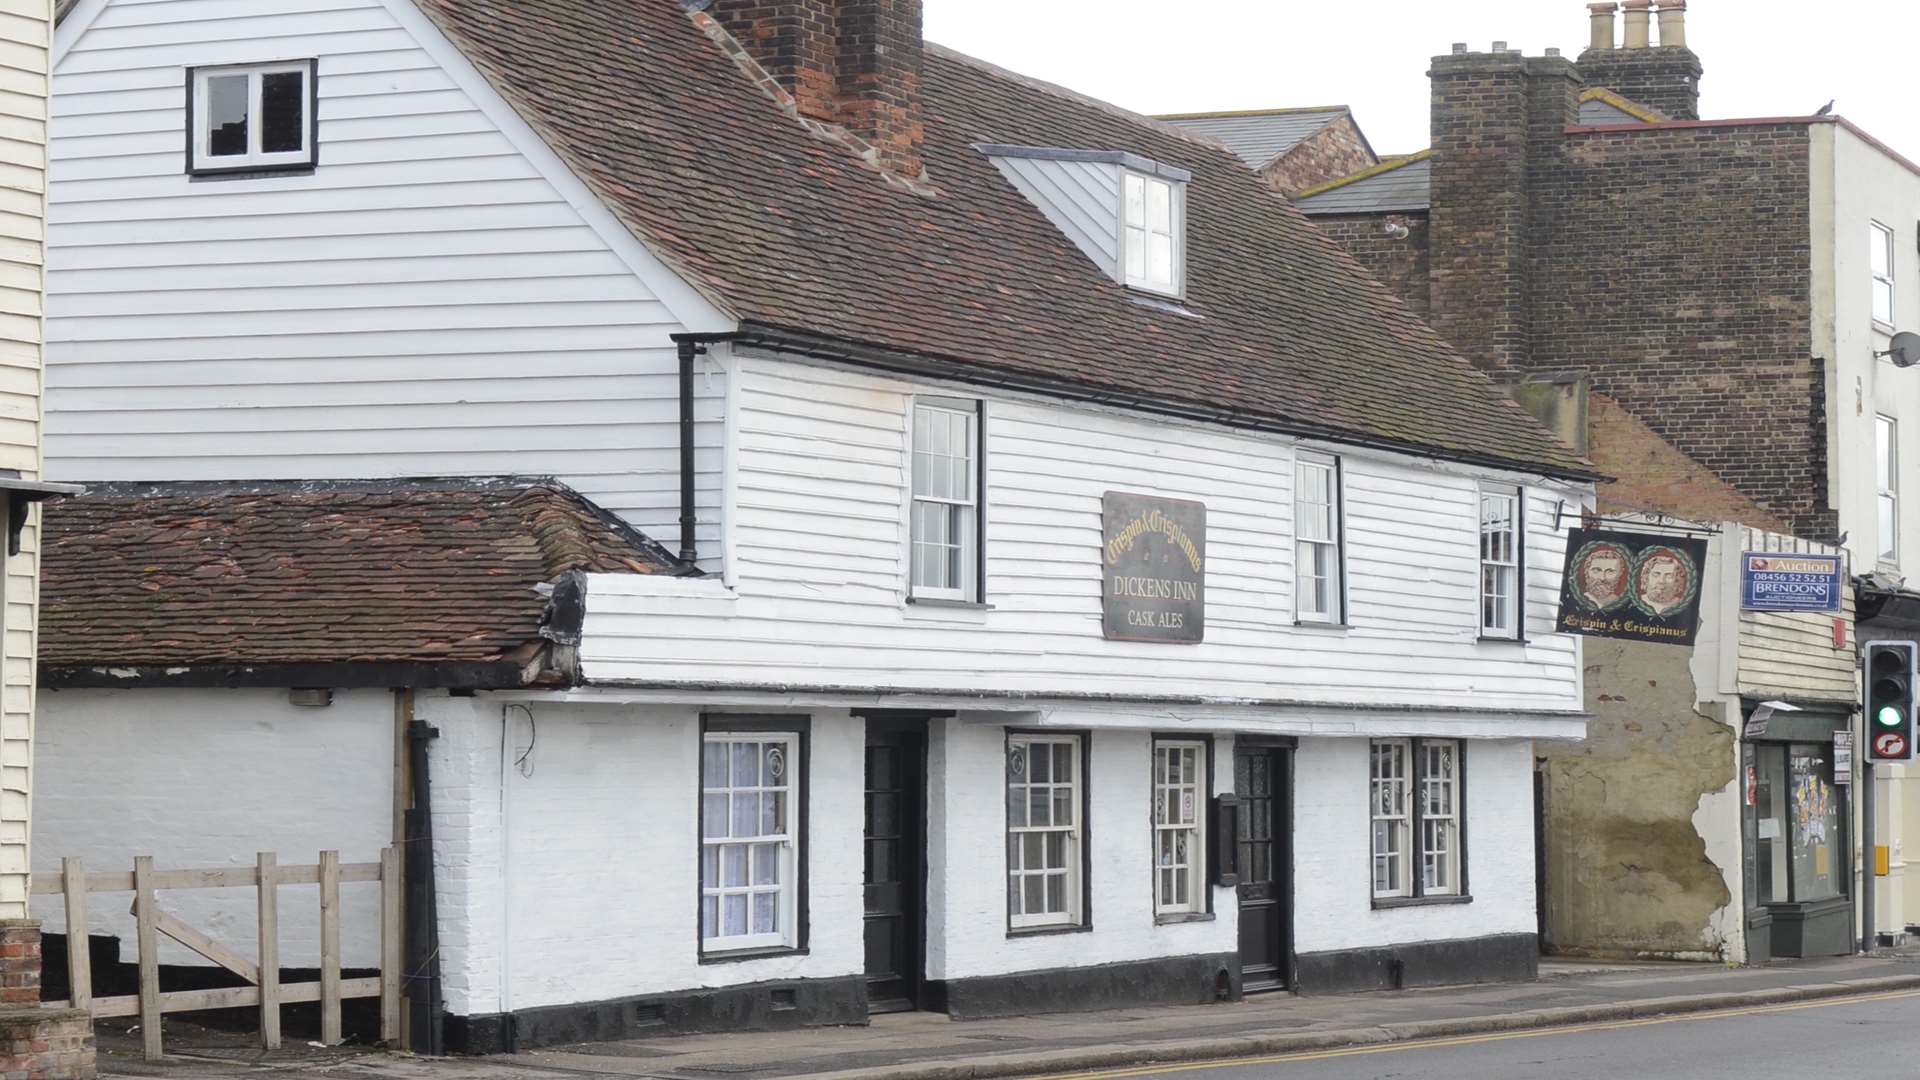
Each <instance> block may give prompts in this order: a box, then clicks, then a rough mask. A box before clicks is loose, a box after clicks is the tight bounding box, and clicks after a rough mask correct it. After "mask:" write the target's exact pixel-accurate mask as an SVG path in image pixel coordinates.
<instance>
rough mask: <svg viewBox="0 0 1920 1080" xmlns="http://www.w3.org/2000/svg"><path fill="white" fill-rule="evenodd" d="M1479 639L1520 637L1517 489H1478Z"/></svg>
mask: <svg viewBox="0 0 1920 1080" xmlns="http://www.w3.org/2000/svg"><path fill="white" fill-rule="evenodd" d="M1480 635H1481V636H1482V637H1491V638H1518V637H1519V636H1520V489H1518V488H1510V487H1483V488H1481V489H1480Z"/></svg>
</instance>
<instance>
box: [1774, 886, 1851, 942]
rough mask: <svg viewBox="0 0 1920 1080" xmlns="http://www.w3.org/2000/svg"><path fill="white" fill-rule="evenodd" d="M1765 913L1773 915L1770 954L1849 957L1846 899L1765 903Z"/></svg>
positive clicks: (1847, 900)
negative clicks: (1771, 951) (1796, 902)
mask: <svg viewBox="0 0 1920 1080" xmlns="http://www.w3.org/2000/svg"><path fill="white" fill-rule="evenodd" d="M1767 910H1768V911H1769V912H1771V913H1772V914H1773V955H1775V956H1850V955H1852V954H1853V950H1854V940H1853V901H1852V900H1850V899H1848V898H1847V897H1844V896H1840V897H1835V898H1834V899H1832V900H1810V901H1808V902H1806V903H1803V904H1768V905H1767Z"/></svg>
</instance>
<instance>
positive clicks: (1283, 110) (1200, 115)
mask: <svg viewBox="0 0 1920 1080" xmlns="http://www.w3.org/2000/svg"><path fill="white" fill-rule="evenodd" d="M1352 111H1353V106H1351V105H1291V106H1283V107H1280V108H1274V109H1217V110H1214V111H1211V112H1190V113H1154V114H1152V115H1153V119H1155V120H1231V119H1233V118H1235V117H1239V116H1292V115H1295V114H1297V113H1317V112H1330V113H1350V112H1352Z"/></svg>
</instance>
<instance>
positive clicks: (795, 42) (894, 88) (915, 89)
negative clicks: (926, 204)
mask: <svg viewBox="0 0 1920 1080" xmlns="http://www.w3.org/2000/svg"><path fill="white" fill-rule="evenodd" d="M921 2H922V0H713V5H712V7H711V9H710V11H711V13H712V15H713V17H714V18H716V19H718V20H719V21H720V23H721V25H723V26H725V27H726V28H727V30H728V32H729V33H731V34H732V35H733V36H734V37H735V38H736V39H737V40H738V41H739V42H740V44H741V45H742V46H744V47H745V48H746V49H747V51H748V52H749V53H751V54H752V55H753V58H754V59H755V60H756V61H758V62H759V64H760V66H761V67H763V68H765V69H766V71H767V74H769V75H771V76H772V77H773V78H774V81H776V82H778V83H779V84H780V86H781V88H782V89H784V90H786V91H787V93H789V94H791V95H793V101H794V105H795V107H796V108H797V109H798V110H799V112H800V115H801V116H804V117H807V118H808V119H811V120H818V121H820V122H822V123H828V124H839V125H841V126H843V127H845V128H846V129H847V130H848V131H851V132H852V133H853V134H855V135H858V136H859V137H860V138H862V139H864V140H866V141H867V143H868V144H870V145H871V146H873V148H874V150H875V151H876V152H877V153H878V155H879V161H878V164H879V165H880V167H881V168H883V169H885V170H887V171H888V172H891V173H896V174H898V175H901V176H905V177H908V178H910V179H911V178H917V177H919V176H920V175H921V174H922V173H923V172H924V171H925V170H924V167H923V165H922V163H921V160H920V144H921V142H922V140H923V139H924V137H925V129H924V128H923V126H922V123H921V117H920V64H921V58H922V55H923V44H922V39H921V36H920V33H921Z"/></svg>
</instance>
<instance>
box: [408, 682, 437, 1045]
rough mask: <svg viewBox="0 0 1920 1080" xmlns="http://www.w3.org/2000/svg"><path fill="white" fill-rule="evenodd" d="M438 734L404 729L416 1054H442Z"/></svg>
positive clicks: (424, 728) (416, 723)
mask: <svg viewBox="0 0 1920 1080" xmlns="http://www.w3.org/2000/svg"><path fill="white" fill-rule="evenodd" d="M439 737H440V729H439V728H437V727H434V726H433V725H432V724H429V723H427V722H426V721H425V720H413V721H409V722H408V723H407V772H408V776H409V780H410V782H411V783H412V786H413V805H412V806H410V807H408V808H407V817H406V831H407V849H406V850H407V861H406V887H407V906H406V912H407V930H406V942H405V950H406V962H405V972H404V974H405V985H404V987H403V989H404V992H405V994H406V999H407V1032H408V1035H409V1036H410V1044H411V1045H410V1046H409V1049H411V1050H412V1051H413V1052H414V1053H416V1054H430V1055H435V1056H438V1055H440V1054H444V1053H446V1040H445V1031H444V1029H443V1026H442V1024H443V1017H444V1016H445V1009H444V1004H443V1002H442V1000H441V991H440V917H439V915H440V913H439V911H438V910H437V906H436V903H435V898H434V889H433V789H432V788H431V787H430V786H429V785H428V782H427V743H428V741H429V740H432V739H437V738H439Z"/></svg>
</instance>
